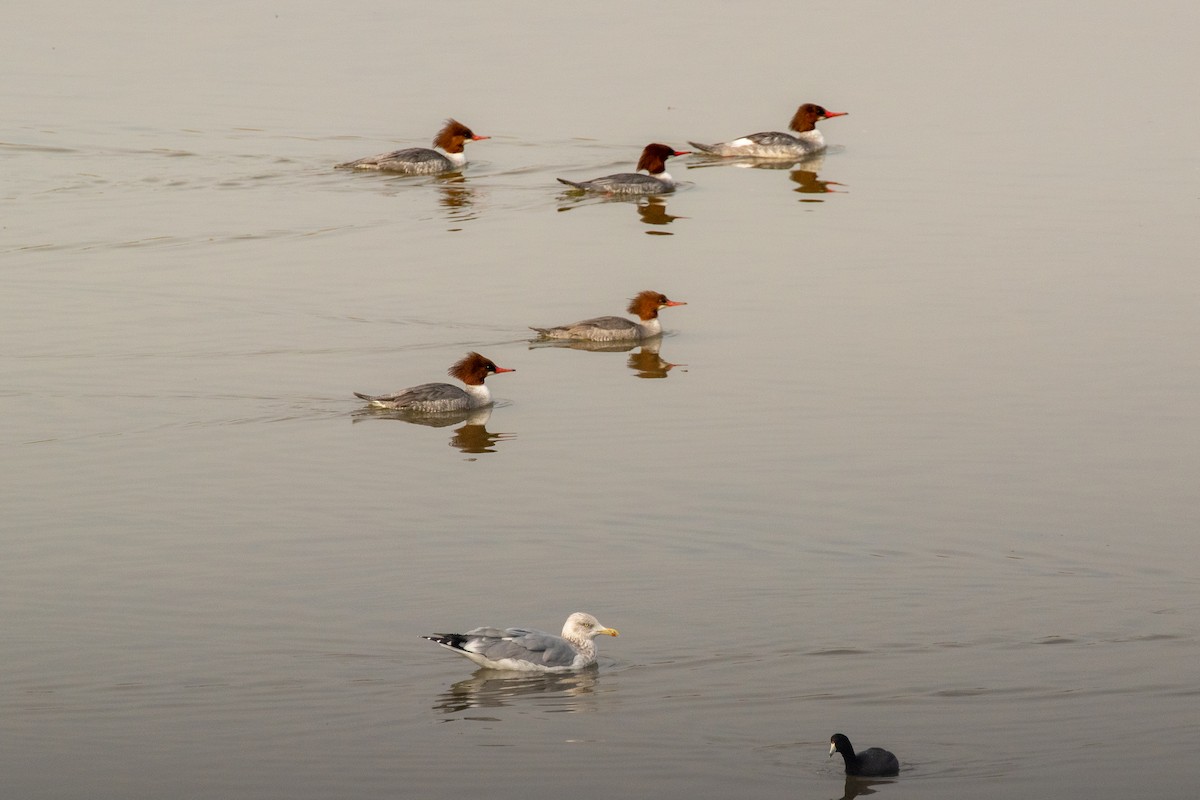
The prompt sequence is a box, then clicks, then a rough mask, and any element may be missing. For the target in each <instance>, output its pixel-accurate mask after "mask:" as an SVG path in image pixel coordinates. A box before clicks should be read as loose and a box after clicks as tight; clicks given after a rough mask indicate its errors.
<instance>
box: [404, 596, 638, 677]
mask: <svg viewBox="0 0 1200 800" xmlns="http://www.w3.org/2000/svg"><path fill="white" fill-rule="evenodd" d="M600 634H604V635H606V636H616V635H618V634H617V630H616V629H615V628H606V627H604V626H603V625H601V624H600V620H598V619H596V618H595V617H593V616H592V615H591V614H585V613H583V612H582V611H577V612H575V613H574V614H572V615H571V616H569V617H567V622H566V624H565V625H563V629H562V636H555V635H554V634H553V633H546V632H545V631H538V630H533V629H531V628H476V629H475V630H471V631H467V632H466V633H435V634H432V635H430V636H422V637H421V638H422V639H428V640H429V641H431V642H434V643H436V644H439V645H441V646H442V647H444V648H446V649H447V650H453V651H454V652H456V653H459V654H460V655H464V656H466V657H467V658H469V659H471V660H472V661H474V662H475V663H476V664H478V665H479V666H481V667H487V668H489V669H512V670H521V671H524V672H573V671H575V670H579V669H583V668H584V667H589V666H591V665H592V664H595V663H596V643H595V642H594V641H592V640H593V639H595V638H596V637H597V636H599V635H600Z"/></svg>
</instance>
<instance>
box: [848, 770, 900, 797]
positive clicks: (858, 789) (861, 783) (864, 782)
mask: <svg viewBox="0 0 1200 800" xmlns="http://www.w3.org/2000/svg"><path fill="white" fill-rule="evenodd" d="M877 783H895V781H879V780H871V779H869V778H856V777H854V776H853V775H847V776H846V785H845V787H844V788H843V789H842V800H854V798H856V797H865V796H866V795H869V794H875V793H876V792H877V791H878V790H877V789H872V788H871V787H872V786H874V785H875V784H877Z"/></svg>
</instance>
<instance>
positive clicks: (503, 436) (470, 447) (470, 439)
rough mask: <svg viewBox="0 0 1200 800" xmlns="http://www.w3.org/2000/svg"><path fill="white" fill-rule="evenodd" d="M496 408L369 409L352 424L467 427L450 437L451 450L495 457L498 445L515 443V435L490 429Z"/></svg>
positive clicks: (365, 409)
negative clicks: (389, 422)
mask: <svg viewBox="0 0 1200 800" xmlns="http://www.w3.org/2000/svg"><path fill="white" fill-rule="evenodd" d="M491 416H492V407H491V406H485V407H483V408H475V409H469V410H465V411H443V412H441V413H437V414H429V413H425V414H422V413H418V412H413V411H403V410H397V409H392V408H375V407H373V406H368V407H366V408H362V409H359V410H358V411H355V412H354V415H353V417H352V418H351V422H354V423H358V422H362V421H364V420H367V419H392V420H400V421H401V422H408V423H411V424H413V425H424V426H426V427H429V428H448V427H450V426H451V425H458V424H459V423H463V426H462V427H461V428H458V429H456V430H455V431H454V435H453V436H451V437H450V442H449V444H450V446H451V447H453V448H456V449H458V450H460V451H462V452H464V453H467V454H469V455H474V454H479V453H494V452H496V445H497V444H498V443H500V442H503V441H507V440H509V439H515V438H516V434H515V433H493V432H491V431H489V430H488V429H487V422H488V420H489V419H491Z"/></svg>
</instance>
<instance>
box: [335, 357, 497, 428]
mask: <svg viewBox="0 0 1200 800" xmlns="http://www.w3.org/2000/svg"><path fill="white" fill-rule="evenodd" d="M501 372H516V370H515V369H506V368H504V367H497V366H496V364H495V363H494V362H493V361H492V360H491V359H488V358H484V357H483V356H481V355H479V353H467V355H466V356H465V357H463V359H462V360H461V361H459V362H458V363H456V364H455V365H454V366H452V367H450V369H449V370H448V374H449V375H450V377H451V378H458V379H459V380H460V381H462V382H463V383H465V384H466V389H460V388H458V387H457V386H455V385H453V384H450V383H423V384H421V385H420V386H413V387H411V388H408V389H401V390H400V391H398V392H392V393H391V394H377V395H371V394H362V393H360V392H355V393H354V396H355V397H360V398H362V399H363V400H366V401H367V402H368V403H370V404H371V405H372V406H374V407H375V408H391V409H395V410H397V411H414V412H417V413H424V414H434V413H439V412H444V411H465V410H467V409H472V408H482V407H483V406H488V405H491V404H492V393H491V391H489V390H488V387H487V385H486V384H484V382H483V381H484V379H485V378H487V376H488V375H493V374H496V375H498V374H499V373H501Z"/></svg>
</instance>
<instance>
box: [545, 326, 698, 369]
mask: <svg viewBox="0 0 1200 800" xmlns="http://www.w3.org/2000/svg"><path fill="white" fill-rule="evenodd" d="M661 345H662V337H661V336H655V337H654V338H651V339H643V340H642V341H640V342H638V341H630V340H625V341H615V342H593V341H590V340H587V339H534V340H533V341H531V342H530V343H529V349H530V350H535V349H537V348H539V347H565V348H568V349H570V350H588V351H590V352H592V353H629V358H628V359H627V360H626V362H625V365H626V366H627V367H629V369H631V370H633V372H634V375H635V376H636V377H638V378H665V377H667V373H668V372H670V371H671V370H672V369H674V368H675V367H683V366H687V365H686V364H672V363H671V362H670V361H665V360H663V358H662V357H661V356H660V355H659V354H658V349H659V347H660V346H661ZM634 348H638V350H637V352H636V353H635V352H632V351H633V350H634Z"/></svg>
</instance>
